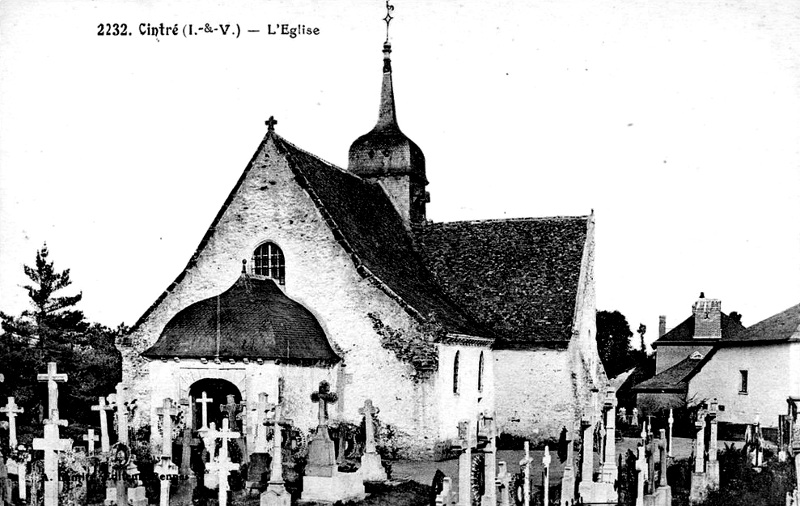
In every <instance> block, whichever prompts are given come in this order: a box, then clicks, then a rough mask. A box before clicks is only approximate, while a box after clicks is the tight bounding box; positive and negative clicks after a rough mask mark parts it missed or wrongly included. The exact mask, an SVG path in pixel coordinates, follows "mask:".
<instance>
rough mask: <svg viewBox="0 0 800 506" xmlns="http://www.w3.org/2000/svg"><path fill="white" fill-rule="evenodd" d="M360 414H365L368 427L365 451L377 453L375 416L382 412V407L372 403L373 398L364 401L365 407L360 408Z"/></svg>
mask: <svg viewBox="0 0 800 506" xmlns="http://www.w3.org/2000/svg"><path fill="white" fill-rule="evenodd" d="M358 412H359V414H362V415H364V426H365V429H366V443H365V445H364V452H365V453H376V452H377V449H376V448H375V425H374V421H373V416H375V415H377V414H378V413H380V412H381V410H380V409H378V408H376V407H375V406H373V405H372V399H367V400H365V401H364V407H363V408H358Z"/></svg>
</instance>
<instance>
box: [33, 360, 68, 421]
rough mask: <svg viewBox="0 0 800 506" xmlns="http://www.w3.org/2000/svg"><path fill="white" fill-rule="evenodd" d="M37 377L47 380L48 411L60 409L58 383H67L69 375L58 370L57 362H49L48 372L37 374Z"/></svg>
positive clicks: (40, 379)
mask: <svg viewBox="0 0 800 506" xmlns="http://www.w3.org/2000/svg"><path fill="white" fill-rule="evenodd" d="M36 379H37V380H39V381H42V382H43V381H46V382H47V412H48V413H52V412H53V410H55V411H58V383H65V382H66V381H67V375H66V374H62V373H59V372H58V365H57V364H56V363H55V362H48V363H47V373H46V374H37V375H36Z"/></svg>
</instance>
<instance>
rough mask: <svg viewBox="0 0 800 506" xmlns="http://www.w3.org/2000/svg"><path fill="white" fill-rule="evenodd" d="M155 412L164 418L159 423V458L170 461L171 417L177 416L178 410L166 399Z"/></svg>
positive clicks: (170, 400)
mask: <svg viewBox="0 0 800 506" xmlns="http://www.w3.org/2000/svg"><path fill="white" fill-rule="evenodd" d="M156 412H157V413H158V414H159V415H161V416H163V417H164V420H163V421H162V422H161V434H162V435H161V456H162V457H169V458H170V460H171V459H172V417H173V416H175V415H176V414H178V410H177V409H175V406H174V405H173V404H172V399H170V398H169V397H167V398H166V399H164V404H163V406H162V407H160V408H156Z"/></svg>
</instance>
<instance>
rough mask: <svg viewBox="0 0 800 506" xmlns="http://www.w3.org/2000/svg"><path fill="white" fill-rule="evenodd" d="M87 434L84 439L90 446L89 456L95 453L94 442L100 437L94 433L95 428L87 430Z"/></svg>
mask: <svg viewBox="0 0 800 506" xmlns="http://www.w3.org/2000/svg"><path fill="white" fill-rule="evenodd" d="M86 432H87V434H84V435H83V440H84V441H86V443H87V446H88V447H89V456H92V455H94V443H95V442H96V441H99V438H98V437H97V435H96V434H95V433H94V429H89V430H88V431H86Z"/></svg>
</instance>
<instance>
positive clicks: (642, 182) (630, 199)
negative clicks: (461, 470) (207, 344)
mask: <svg viewBox="0 0 800 506" xmlns="http://www.w3.org/2000/svg"><path fill="white" fill-rule="evenodd" d="M393 5H394V10H393V11H392V15H393V16H394V20H393V21H392V23H391V28H390V39H391V42H392V45H393V46H392V48H393V53H392V67H393V71H394V74H393V77H394V89H395V98H396V103H397V114H398V121H399V124H400V126H401V128H402V129H403V131H404V133H405V134H406V135H408V136H409V137H410V138H411V139H413V140H414V141H415V142H416V143H417V144H418V145H419V146H420V147H421V148H422V150H423V151H424V153H425V156H426V160H427V174H428V179H429V181H430V185H429V186H428V190H429V191H430V194H431V203H430V204H429V205H428V217H429V218H430V219H432V220H434V221H454V220H476V219H495V218H516V217H540V216H561V215H586V214H589V213H590V212H592V210H593V211H594V213H595V218H596V259H595V260H596V266H595V269H596V272H595V274H596V290H597V307H598V309H599V310H619V311H620V312H622V313H623V314H625V315H626V316H627V318H628V321H629V323H630V325H631V328H632V330H634V331H635V330H636V328H637V327H638V324H639V323H644V324H645V325H647V328H648V331H647V340H648V341H652V340H653V339H654V338H655V337H656V331H657V328H658V316H659V315H662V314H663V315H666V316H667V325H668V327H672V326H675V325H677V324H678V323H680V322H681V321H682V320H683V319H685V318H686V317H688V316H689V315H690V314H691V305H692V303H693V302H694V301H695V300H696V299H697V297H698V295H699V293H700V292H701V291H703V292H705V295H706V296H707V297H711V298H718V299H721V300H722V309H723V311H724V312H726V313H730V312H731V311H738V312H739V313H741V314H742V315H743V323H744V324H745V325H752V324H754V323H756V322H758V321H760V320H762V319H764V318H766V317H769V316H771V315H772V314H775V313H777V312H779V311H782V310H784V309H786V308H787V307H789V306H792V305H794V304H797V303H798V302H800V290H798V289H799V288H800V220H798V216H800V30H798V29H797V27H798V26H800V3H799V2H785V1H782V0H741V1H736V2H730V1H723V0H702V1H698V0H693V1H675V0H604V1H602V2H598V1H588V0H587V1H584V0H538V1H535V2H521V1H514V2H512V1H507V0H502V1H501V0H488V1H481V2H473V1H459V2H456V1H441V0H429V1H422V0H414V1H411V0H395V1H394V2H393ZM385 13H386V7H385V3H384V2H383V1H381V0H358V1H350V0H347V1H339V2H319V1H310V0H293V1H288V0H270V1H259V2H246V1H243V2H237V3H235V5H225V4H223V3H222V2H216V1H213V2H212V1H203V0H201V1H193V2H174V1H165V2H152V1H119V0H115V1H105V2H99V1H70V2H64V1H21V0H5V1H3V2H2V3H0V55H2V57H0V310H2V311H4V312H6V313H18V312H20V311H21V310H23V309H25V308H26V307H27V304H28V302H27V297H26V293H25V291H24V290H23V289H22V288H21V287H22V286H23V285H25V284H26V283H27V282H28V280H27V279H26V278H25V276H24V274H23V269H22V265H23V264H32V263H33V261H34V257H35V252H36V250H37V249H39V248H41V246H42V244H43V243H44V242H47V245H48V247H49V249H50V252H51V259H53V260H54V261H55V264H56V268H60V269H63V268H70V269H71V278H72V281H73V287H74V288H75V291H77V290H81V291H82V292H83V300H82V301H81V303H80V305H79V307H80V308H81V309H83V310H84V312H85V313H86V314H87V316H88V317H89V318H90V319H91V320H93V321H99V322H101V323H105V324H107V325H111V326H116V325H117V324H118V323H120V322H125V323H127V324H129V325H130V324H133V323H134V322H135V321H136V320H137V319H138V318H139V316H141V314H142V313H143V312H144V311H145V309H146V308H147V307H148V306H149V305H150V304H151V303H152V302H153V301H154V300H155V299H156V298H157V297H158V295H159V294H160V293H161V292H162V291H163V290H164V289H165V288H166V287H167V286H168V285H169V284H170V283H171V282H172V280H173V279H174V278H175V276H176V275H177V274H178V273H179V272H180V271H181V270H182V269H183V267H184V266H185V265H186V262H187V261H188V259H189V257H190V256H191V255H192V253H193V252H194V250H195V248H196V247H197V245H198V243H199V242H200V239H201V238H202V236H203V234H204V233H205V231H206V229H207V228H208V226H209V225H210V223H211V221H212V220H213V218H214V216H215V214H216V213H217V211H218V209H219V208H220V206H221V205H222V203H223V202H224V200H225V198H226V197H227V195H228V192H229V191H230V189H231V188H232V187H233V185H234V183H235V182H236V180H237V179H238V177H239V176H240V174H241V172H242V171H243V170H244V168H245V166H246V164H247V162H248V161H249V159H250V157H251V156H252V154H253V153H254V151H255V150H256V148H257V147H258V144H259V142H260V141H261V139H262V138H263V135H264V134H265V132H266V127H265V126H264V121H265V120H266V119H267V118H268V117H269V116H271V115H274V116H275V118H276V119H277V120H278V124H277V126H276V131H277V132H278V133H279V134H280V135H282V136H283V137H284V138H286V139H287V140H289V141H291V142H293V143H294V144H296V145H298V146H300V147H301V148H303V149H305V150H307V151H309V152H311V153H314V154H316V155H318V156H319V157H321V158H323V159H326V160H328V161H330V162H332V163H334V164H336V165H338V166H340V167H346V165H347V150H348V148H349V146H350V143H351V142H352V141H353V140H355V139H356V138H357V137H358V136H360V135H362V134H364V133H366V132H367V131H369V130H370V129H371V128H372V126H373V125H374V123H375V120H376V119H377V110H378V95H379V90H380V80H381V68H382V54H381V48H382V43H383V41H384V39H385V37H386V25H385V23H384V22H383V18H384V16H385ZM114 23H117V24H122V23H124V24H126V25H127V31H128V32H129V33H130V34H131V35H128V36H113V35H98V32H99V30H100V29H99V25H101V24H103V25H104V30H103V31H107V30H105V25H106V24H110V25H111V31H112V32H113V24H114ZM161 23H163V24H164V25H165V26H169V27H173V26H175V25H177V26H178V32H179V33H178V35H159V36H152V35H148V34H144V35H143V34H142V30H143V31H144V32H145V33H147V25H148V24H149V25H150V26H151V27H153V26H158V25H160V24H161ZM284 23H285V24H288V25H289V26H291V27H297V26H298V25H304V26H305V27H306V29H307V30H308V29H311V28H318V29H319V33H318V34H317V35H298V36H297V37H294V38H292V37H290V36H288V35H281V34H279V33H278V34H275V35H272V34H270V33H269V31H270V28H271V30H272V31H278V32H279V31H280V27H279V25H281V24H284ZM189 25H191V26H192V30H193V31H197V30H198V29H200V30H201V32H200V34H199V35H184V34H185V33H187V32H188V30H189ZM206 25H208V26H209V27H212V28H214V27H217V28H219V27H220V26H222V27H223V28H224V26H225V25H230V26H231V28H230V30H228V31H227V34H226V35H223V34H222V33H221V32H222V30H217V31H216V32H214V33H206V32H204V31H202V29H203V28H205V27H206ZM248 30H259V31H258V32H248ZM237 33H238V36H237ZM65 293H70V292H69V291H67V292H65Z"/></svg>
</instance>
